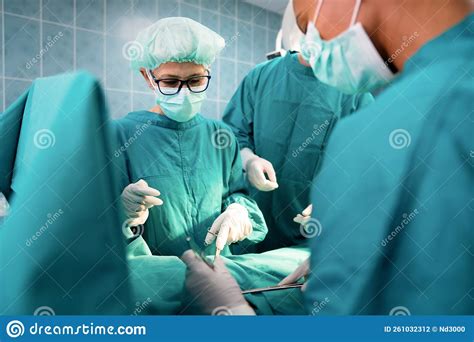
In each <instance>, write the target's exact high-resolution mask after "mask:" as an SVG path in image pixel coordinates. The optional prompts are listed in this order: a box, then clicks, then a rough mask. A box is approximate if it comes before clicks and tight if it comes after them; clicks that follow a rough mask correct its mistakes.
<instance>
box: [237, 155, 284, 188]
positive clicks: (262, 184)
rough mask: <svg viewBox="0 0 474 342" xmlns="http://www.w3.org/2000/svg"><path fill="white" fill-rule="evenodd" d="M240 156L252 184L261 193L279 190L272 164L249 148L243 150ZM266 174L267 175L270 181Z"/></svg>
mask: <svg viewBox="0 0 474 342" xmlns="http://www.w3.org/2000/svg"><path fill="white" fill-rule="evenodd" d="M240 156H241V157H242V165H243V167H244V170H245V172H246V173H247V177H248V180H249V182H250V184H252V185H253V186H254V187H255V188H257V189H258V190H260V191H272V190H275V189H276V188H278V183H277V180H276V174H275V170H274V169H273V165H272V163H270V162H269V161H268V160H265V159H263V158H260V157H259V156H257V155H256V154H254V153H253V151H252V150H251V149H249V148H243V149H242V150H241V151H240ZM265 174H267V176H268V179H267V178H266V177H265Z"/></svg>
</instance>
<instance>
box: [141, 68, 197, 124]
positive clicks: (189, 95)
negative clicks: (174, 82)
mask: <svg viewBox="0 0 474 342" xmlns="http://www.w3.org/2000/svg"><path fill="white" fill-rule="evenodd" d="M147 74H148V77H149V79H150V80H151V83H152V84H153V89H154V92H155V98H156V104H157V105H159V106H160V108H161V110H162V111H163V113H164V114H165V115H166V116H167V117H169V118H170V119H172V120H174V121H178V122H186V121H189V120H191V119H192V118H194V117H195V116H196V114H197V113H198V112H199V111H200V110H201V106H202V102H203V101H204V100H205V99H206V92H202V93H193V92H191V91H190V90H189V89H188V88H187V87H186V86H184V85H183V88H181V90H180V91H179V93H177V94H174V95H163V94H162V93H161V92H160V90H159V89H158V86H157V85H156V84H155V82H154V81H153V78H152V77H151V75H150V74H149V71H147ZM205 88H206V86H203V87H202V89H205ZM162 89H163V90H165V89H166V88H162ZM197 90H199V89H197Z"/></svg>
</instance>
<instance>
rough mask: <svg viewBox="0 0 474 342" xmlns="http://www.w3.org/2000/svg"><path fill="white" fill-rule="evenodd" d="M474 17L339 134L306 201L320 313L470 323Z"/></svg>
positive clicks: (312, 293)
mask: <svg viewBox="0 0 474 342" xmlns="http://www.w3.org/2000/svg"><path fill="white" fill-rule="evenodd" d="M473 27H474V15H471V16H469V17H467V18H466V19H465V20H464V21H462V22H461V23H459V24H458V25H456V26H454V27H453V28H451V29H450V30H448V31H446V32H445V33H443V34H442V35H440V36H438V37H437V38H435V39H434V40H432V41H429V42H427V43H426V44H425V45H424V46H422V47H421V49H420V50H419V51H418V52H417V53H416V54H415V55H413V56H412V57H411V58H410V59H409V60H408V61H407V62H406V63H405V65H404V69H403V72H402V73H401V75H400V76H399V77H398V79H396V80H395V81H394V82H393V83H392V84H391V85H390V86H389V87H388V88H387V89H386V90H385V91H384V92H382V93H381V94H380V96H379V97H378V98H377V101H376V102H375V103H374V104H372V105H371V106H369V107H367V108H366V109H365V110H362V111H361V112H360V113H358V114H357V115H354V116H351V117H349V118H347V119H345V120H343V121H341V123H340V124H339V125H338V126H337V127H336V129H335V130H334V132H333V134H332V135H331V138H330V141H329V144H328V147H327V150H326V153H327V154H326V158H325V159H324V163H323V166H322V169H321V172H320V173H319V175H318V176H317V177H316V180H315V186H314V189H313V193H312V198H313V201H314V203H316V205H317V208H318V210H317V211H316V213H315V216H314V217H315V218H317V219H318V220H319V221H320V223H321V225H322V227H323V229H322V233H321V234H320V236H319V237H317V238H314V240H313V241H312V243H311V244H312V246H311V247H312V248H311V250H312V255H311V267H312V270H313V274H314V276H313V277H311V278H310V280H309V285H308V289H307V290H306V294H307V306H308V309H309V311H312V310H314V306H313V303H315V302H320V301H322V300H324V298H326V297H327V298H329V302H328V303H327V305H326V306H325V307H324V309H323V310H321V312H319V314H323V315H333V314H342V315H351V314H369V315H371V314H383V315H387V314H389V313H390V312H392V314H396V313H399V314H403V313H405V314H406V313H407V312H409V313H411V314H412V315H472V314H474V301H473V296H472V295H473V289H474V277H473V270H474V229H473V228H474V227H473V223H474V206H473V203H474V152H473V148H474V135H473V133H474V110H473V109H474V108H473V98H474V59H473V52H474V31H473V30H472V28H473Z"/></svg>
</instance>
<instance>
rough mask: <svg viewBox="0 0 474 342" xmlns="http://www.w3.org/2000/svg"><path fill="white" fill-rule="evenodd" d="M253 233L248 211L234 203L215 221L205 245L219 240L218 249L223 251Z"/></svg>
mask: <svg viewBox="0 0 474 342" xmlns="http://www.w3.org/2000/svg"><path fill="white" fill-rule="evenodd" d="M252 231H253V228H252V222H251V221H250V219H249V213H248V211H247V209H246V208H245V207H244V206H243V205H241V204H238V203H232V204H231V205H229V206H228V207H227V209H226V210H225V211H224V212H223V213H222V214H220V215H219V216H218V217H217V219H216V220H215V221H214V223H213V224H212V227H211V228H210V229H209V232H208V233H207V235H206V239H205V240H204V243H205V244H206V245H210V244H211V243H212V242H213V241H214V240H216V238H217V241H216V248H218V249H220V250H223V249H224V247H225V245H230V244H231V243H234V242H238V241H242V240H244V239H245V238H246V237H247V236H249V235H250V234H252Z"/></svg>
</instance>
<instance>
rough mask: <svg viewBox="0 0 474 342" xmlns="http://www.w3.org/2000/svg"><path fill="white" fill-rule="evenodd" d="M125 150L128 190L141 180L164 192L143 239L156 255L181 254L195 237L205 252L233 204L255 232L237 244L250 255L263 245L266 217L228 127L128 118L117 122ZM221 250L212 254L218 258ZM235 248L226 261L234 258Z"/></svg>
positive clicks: (199, 120)
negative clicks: (241, 208)
mask: <svg viewBox="0 0 474 342" xmlns="http://www.w3.org/2000/svg"><path fill="white" fill-rule="evenodd" d="M115 126H116V131H117V134H118V136H119V144H120V146H118V147H117V149H116V151H115V156H116V157H117V158H124V159H125V162H126V173H127V174H126V175H125V177H124V178H123V182H122V184H121V187H122V189H123V188H124V187H125V186H126V185H128V184H130V183H135V182H137V181H138V180H140V179H143V180H145V181H146V182H147V183H148V185H149V186H151V187H152V188H155V189H158V190H159V191H160V192H161V195H160V198H161V199H162V200H163V205H161V206H155V207H153V208H151V209H150V215H149V217H148V219H147V221H146V223H145V225H144V231H143V237H144V239H145V241H146V242H147V244H148V246H149V248H150V250H151V251H152V253H153V254H154V255H174V256H181V254H182V253H183V252H184V251H185V250H187V249H189V244H188V242H187V240H186V239H187V238H188V237H190V238H191V239H193V241H194V242H195V243H196V244H197V245H199V246H200V247H201V248H202V249H204V248H205V246H204V239H205V237H206V234H207V230H208V228H210V227H211V225H212V223H213V222H214V220H215V219H216V218H217V217H218V216H219V215H220V214H221V213H222V212H223V211H224V210H225V209H226V208H227V206H229V205H230V204H232V203H239V204H241V205H243V206H244V207H246V208H247V210H248V212H249V217H250V220H251V222H252V226H253V232H252V234H251V235H250V236H249V237H247V238H246V239H245V240H243V241H241V242H239V243H235V244H232V252H234V253H239V254H240V253H244V252H245V251H246V249H247V248H248V247H249V245H251V244H253V243H256V242H259V241H261V240H262V239H263V238H264V237H265V235H266V233H267V227H266V225H265V221H264V219H263V216H262V213H261V211H260V210H259V208H258V206H257V204H256V203H255V201H254V200H253V199H251V198H250V197H248V196H247V195H246V194H245V192H246V190H245V188H244V180H243V173H242V163H241V160H240V155H239V149H238V144H237V141H236V139H235V137H234V136H233V134H232V132H231V130H230V129H229V128H228V127H227V126H226V125H225V124H223V123H221V122H217V121H214V120H208V119H205V118H204V117H202V116H201V115H199V114H198V115H197V116H195V117H194V118H193V119H191V120H190V121H188V122H183V123H180V122H177V121H174V120H171V119H169V118H168V117H166V116H165V115H159V114H156V113H152V112H148V111H139V112H133V113H130V114H128V115H127V116H126V117H125V118H123V119H120V120H117V121H116V122H115ZM214 251H215V244H212V245H210V246H208V247H207V248H206V253H209V254H212V253H213V252H214ZM229 253H230V251H229V248H228V247H226V249H225V250H224V251H223V255H226V254H229Z"/></svg>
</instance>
